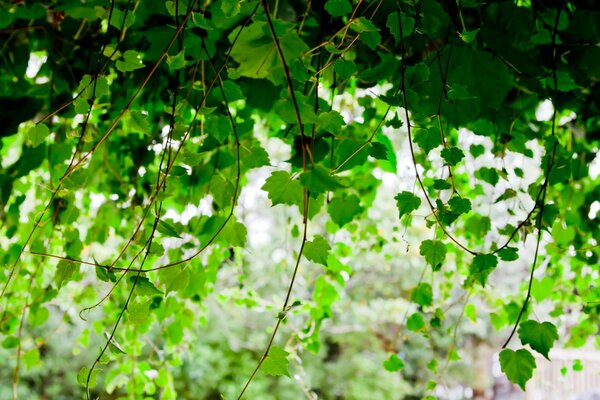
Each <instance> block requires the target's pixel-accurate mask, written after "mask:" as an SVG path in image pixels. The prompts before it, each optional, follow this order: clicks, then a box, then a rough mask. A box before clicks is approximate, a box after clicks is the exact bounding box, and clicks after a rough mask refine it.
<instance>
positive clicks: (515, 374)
mask: <svg viewBox="0 0 600 400" xmlns="http://www.w3.org/2000/svg"><path fill="white" fill-rule="evenodd" d="M535 367H536V365H535V358H533V356H532V355H531V353H530V352H529V351H527V350H525V349H520V350H517V351H513V350H511V349H504V350H502V351H501V352H500V368H501V369H502V372H504V373H505V374H506V377H507V378H508V380H509V381H511V382H512V383H514V384H517V385H519V386H520V387H521V389H523V390H525V384H526V383H527V381H528V380H530V379H531V377H532V376H533V370H534V369H535Z"/></svg>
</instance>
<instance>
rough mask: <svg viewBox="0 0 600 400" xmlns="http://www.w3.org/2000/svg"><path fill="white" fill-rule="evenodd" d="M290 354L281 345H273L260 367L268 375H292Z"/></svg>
mask: <svg viewBox="0 0 600 400" xmlns="http://www.w3.org/2000/svg"><path fill="white" fill-rule="evenodd" d="M288 355H289V353H288V352H287V351H285V350H284V349H282V348H281V347H278V346H271V348H270V349H269V353H268V354H267V357H266V358H265V360H264V361H263V363H262V365H261V367H260V369H261V370H262V371H263V372H264V373H265V374H267V375H273V376H281V375H285V376H290V371H289V364H290V362H289V360H288V359H287V357H288Z"/></svg>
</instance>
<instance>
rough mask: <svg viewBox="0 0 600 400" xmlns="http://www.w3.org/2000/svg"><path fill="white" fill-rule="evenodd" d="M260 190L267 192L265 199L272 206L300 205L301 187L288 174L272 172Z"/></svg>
mask: <svg viewBox="0 0 600 400" xmlns="http://www.w3.org/2000/svg"><path fill="white" fill-rule="evenodd" d="M261 189H262V190H264V191H265V192H267V197H268V198H269V199H270V200H271V202H272V203H273V205H274V206H275V205H277V204H289V205H293V204H296V205H299V206H300V205H302V185H301V184H300V182H299V181H297V180H295V179H292V177H291V175H290V174H289V172H286V171H275V172H273V173H272V174H271V176H270V177H269V178H267V180H266V182H265V184H264V185H263V186H262V187H261Z"/></svg>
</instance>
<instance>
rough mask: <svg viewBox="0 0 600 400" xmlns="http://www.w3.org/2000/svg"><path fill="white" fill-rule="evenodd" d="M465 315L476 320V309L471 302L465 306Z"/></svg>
mask: <svg viewBox="0 0 600 400" xmlns="http://www.w3.org/2000/svg"><path fill="white" fill-rule="evenodd" d="M465 315H466V316H467V318H469V319H470V320H471V321H473V322H477V309H476V308H475V306H474V305H473V304H471V303H469V304H467V305H466V306H465Z"/></svg>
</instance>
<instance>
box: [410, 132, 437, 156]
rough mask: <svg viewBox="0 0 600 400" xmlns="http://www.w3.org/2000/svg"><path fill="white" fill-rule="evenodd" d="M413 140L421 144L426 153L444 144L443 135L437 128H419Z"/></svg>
mask: <svg viewBox="0 0 600 400" xmlns="http://www.w3.org/2000/svg"><path fill="white" fill-rule="evenodd" d="M413 140H414V142H415V143H416V144H418V145H419V147H420V148H421V149H422V150H423V151H424V152H425V154H429V152H430V151H431V150H433V149H435V148H436V147H438V146H439V145H441V144H442V136H441V134H440V131H439V130H438V129H435V128H430V129H419V130H418V131H417V132H416V133H415V135H414V137H413Z"/></svg>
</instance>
